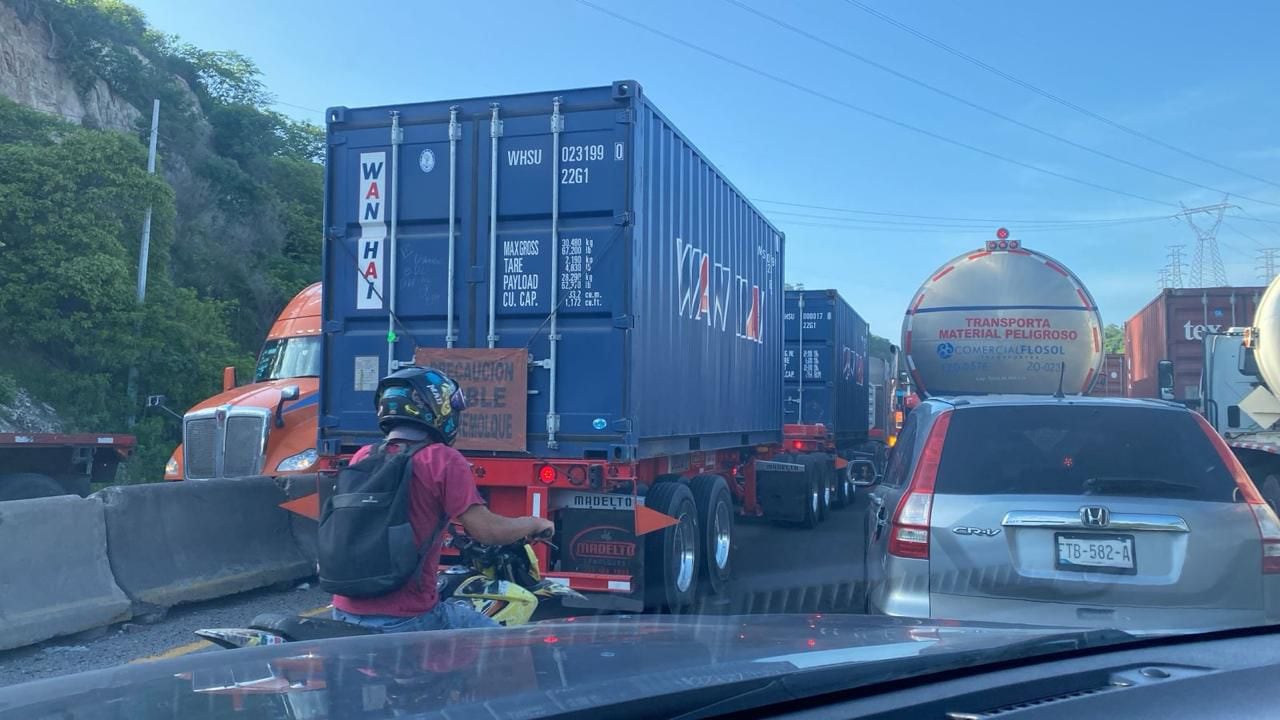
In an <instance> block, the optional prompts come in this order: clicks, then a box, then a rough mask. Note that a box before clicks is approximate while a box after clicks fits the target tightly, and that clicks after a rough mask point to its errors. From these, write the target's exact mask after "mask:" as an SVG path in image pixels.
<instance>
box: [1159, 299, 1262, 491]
mask: <svg viewBox="0 0 1280 720" xmlns="http://www.w3.org/2000/svg"><path fill="white" fill-rule="evenodd" d="M1162 370H1163V372H1162V373H1161V384H1162V388H1161V389H1162V390H1166V391H1167V388H1165V387H1164V385H1170V386H1171V385H1172V384H1173V376H1174V372H1173V370H1174V369H1173V368H1162ZM1200 385H1201V387H1200V392H1201V396H1202V397H1203V399H1204V402H1203V406H1202V408H1201V412H1203V413H1204V415H1205V417H1206V418H1207V419H1208V420H1209V423H1210V424H1211V425H1213V426H1214V428H1215V429H1216V430H1217V431H1218V432H1219V433H1221V434H1222V436H1223V438H1224V439H1226V441H1227V445H1229V446H1230V447H1231V450H1232V452H1234V453H1235V455H1236V457H1237V458H1239V459H1240V464H1242V465H1244V467H1245V470H1246V471H1248V473H1249V476H1250V477H1251V478H1253V482H1254V484H1255V485H1257V486H1258V490H1259V491H1260V492H1261V493H1262V496H1263V497H1264V498H1265V499H1266V501H1267V502H1268V503H1269V504H1270V505H1271V507H1272V508H1273V509H1274V508H1278V507H1280V428H1277V427H1276V423H1277V422H1278V421H1280V397H1277V395H1276V393H1277V392H1278V391H1280V280H1276V281H1272V283H1271V284H1270V285H1268V286H1267V288H1266V290H1265V291H1263V293H1262V297H1261V298H1260V299H1259V300H1258V305H1257V310H1256V311H1255V312H1254V316H1253V324H1252V325H1251V326H1245V327H1232V328H1228V329H1227V330H1226V331H1225V332H1212V333H1206V334H1205V336H1204V371H1203V372H1202V374H1201V381H1200Z"/></svg>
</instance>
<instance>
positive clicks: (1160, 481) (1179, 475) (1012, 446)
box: [935, 404, 1236, 502]
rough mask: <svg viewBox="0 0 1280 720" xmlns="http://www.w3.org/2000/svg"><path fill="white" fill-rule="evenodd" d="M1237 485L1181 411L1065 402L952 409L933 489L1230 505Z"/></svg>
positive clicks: (972, 492)
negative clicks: (1135, 498)
mask: <svg viewBox="0 0 1280 720" xmlns="http://www.w3.org/2000/svg"><path fill="white" fill-rule="evenodd" d="M1235 487H1236V485H1235V480H1234V479H1233V478H1232V477H1231V474H1230V472H1229V471H1228V470H1227V468H1226V467H1225V466H1224V465H1223V463H1222V460H1221V459H1220V458H1219V457H1218V454H1217V451H1215V450H1214V448H1213V446H1212V445H1211V444H1210V443H1209V440H1208V438H1206V437H1205V435H1204V431H1203V430H1201V429H1200V428H1199V427H1198V425H1197V424H1196V421H1195V418H1193V417H1192V416H1191V414H1190V413H1189V412H1179V411H1174V410H1162V409H1156V408H1142V407H1118V406H1098V405H1092V406H1090V405H1065V404H1064V405H1021V406H1019V405H1009V406H991V407H970V408H964V407H961V408H957V409H956V410H955V411H954V414H953V415H952V418H951V426H950V429H949V430H948V431H947V437H946V442H945V444H944V445H943V446H942V462H941V464H940V466H939V468H938V478H937V484H936V486H935V491H936V492H938V493H940V494H952V495H998V494H1018V495H1027V494H1032V495H1126V496H1138V497H1167V498H1184V499H1189V500H1208V501H1213V502H1232V500H1233V494H1234V492H1235Z"/></svg>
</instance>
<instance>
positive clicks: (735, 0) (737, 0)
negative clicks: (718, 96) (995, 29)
mask: <svg viewBox="0 0 1280 720" xmlns="http://www.w3.org/2000/svg"><path fill="white" fill-rule="evenodd" d="M724 1H725V2H727V3H729V4H730V5H733V6H735V7H738V8H741V9H742V10H744V11H746V12H749V13H751V14H752V15H755V16H756V17H759V18H762V19H764V20H767V21H769V22H771V23H773V24H774V25H777V26H778V27H781V28H785V29H787V30H790V31H791V32H793V33H795V34H797V35H800V36H801V37H804V38H808V39H809V40H812V41H813V42H815V43H818V44H820V45H822V46H823V47H826V48H828V49H831V50H834V51H835V52H838V53H840V54H842V55H845V56H846V57H850V58H853V59H854V60H857V61H858V62H861V63H863V64H866V65H870V66H871V67H873V68H876V69H877V70H880V71H882V72H886V73H888V74H890V75H892V76H894V77H896V78H898V79H900V80H905V81H906V82H909V83H911V84H913V85H916V86H918V87H922V88H924V89H926V90H928V91H930V92H933V93H936V94H938V95H941V96H943V97H945V98H948V99H950V100H954V101H955V102H958V103H960V104H961V105H964V106H966V107H969V108H972V109H974V110H977V111H979V112H982V113H986V114H987V115H990V116H991V117H994V118H998V119H1000V120H1003V121H1005V122H1007V123H1009V124H1011V125H1016V126H1018V127H1020V128H1022V129H1024V130H1029V131H1031V132H1033V133H1036V134H1037V135H1041V136H1043V137H1047V138H1049V139H1051V140H1056V141H1057V142H1060V143H1062V144H1064V145H1068V146H1070V147H1073V148H1076V149H1077V150H1083V151H1084V152H1087V153H1091V154H1093V155H1097V156H1098V157H1101V158H1105V159H1107V160H1110V161H1112V162H1116V163H1119V164H1121V165H1125V166H1127V167H1131V168H1134V169H1135V170H1141V171H1142V172H1145V173H1150V174H1152V175H1156V176H1158V177H1162V178H1165V179H1166V180H1173V181H1174V182H1180V183H1183V184H1186V185H1190V186H1192V187H1196V188H1200V189H1201V190H1209V191H1211V192H1215V193H1220V194H1223V195H1225V194H1227V191H1226V190H1222V189H1220V188H1215V187H1213V186H1211V185H1205V184H1203V183H1198V182H1196V181H1195V180H1190V179H1187V178H1184V177H1179V176H1177V175H1172V174H1170V173H1166V172H1162V171H1160V170H1156V169H1154V168H1151V167H1148V166H1146V165H1143V164H1141V163H1136V162H1132V161H1130V160H1126V159H1124V158H1122V157H1117V156H1115V155H1112V154H1111V153H1108V152H1105V151H1103V150H1098V149H1097V148H1092V147H1089V146H1088V145H1084V144H1081V143H1078V142H1076V141H1074V140H1071V139H1070V138H1066V137H1063V136H1061V135H1058V134H1057V133H1053V132H1050V131H1048V130H1045V129H1043V128H1039V127H1036V126H1035V125H1031V124H1029V123H1025V122H1022V121H1021V120H1018V119H1017V118H1014V117H1010V116H1009V115H1005V114H1004V113H1002V112H1000V111H998V110H993V109H992V108H989V107H987V106H985V105H981V104H979V103H976V102H973V101H972V100H968V99H966V98H963V97H961V96H959V95H956V94H955V93H952V92H949V91H947V90H944V89H942V88H940V87H938V86H936V85H932V84H930V83H928V82H925V81H924V80H920V79H919V78H916V77H912V76H911V75H908V74H906V73H904V72H901V71H899V70H895V69H894V68H892V67H889V66H888V65H885V64H883V63H879V62H876V61H875V60H872V59H871V58H868V57H866V56H863V55H859V54H858V53H856V52H854V51H852V50H850V49H848V48H846V47H843V46H840V45H837V44H835V43H833V42H830V41H829V40H826V39H824V38H822V37H819V36H818V35H815V34H813V33H811V32H809V31H807V30H804V29H803V28H799V27H796V26H795V25H792V24H790V23H788V22H786V21H784V20H781V19H779V18H776V17H774V16H772V15H769V14H768V13H765V12H762V11H760V10H757V9H755V8H753V7H751V6H750V5H747V4H746V3H744V2H742V0H724ZM1236 197H1238V198H1241V199H1244V200H1249V201H1250V202H1256V203H1260V204H1263V205H1274V206H1276V207H1280V203H1274V202H1270V201H1268V200H1258V199H1256V198H1250V197H1246V196H1244V195H1240V194H1239V193H1236Z"/></svg>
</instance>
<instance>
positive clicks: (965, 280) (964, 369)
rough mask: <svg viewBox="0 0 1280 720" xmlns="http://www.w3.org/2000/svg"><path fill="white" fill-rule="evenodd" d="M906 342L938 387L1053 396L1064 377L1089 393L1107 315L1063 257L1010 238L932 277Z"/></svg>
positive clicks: (928, 382) (927, 385)
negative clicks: (1104, 316)
mask: <svg viewBox="0 0 1280 720" xmlns="http://www.w3.org/2000/svg"><path fill="white" fill-rule="evenodd" d="M992 246H994V247H992ZM902 347H903V351H904V355H905V356H906V359H907V367H908V369H909V370H910V372H911V374H912V377H913V379H914V380H915V382H916V384H917V386H918V387H920V388H923V390H924V391H925V392H926V393H927V394H929V395H964V394H990V393H1030V394H1039V395H1049V394H1053V393H1055V392H1057V390H1058V388H1059V383H1061V388H1062V391H1063V393H1064V394H1067V395H1080V394H1083V393H1085V392H1088V390H1089V388H1090V387H1091V386H1092V385H1093V382H1094V380H1095V379H1096V378H1097V376H1098V373H1099V371H1100V369H1101V366H1102V361H1103V352H1102V317H1101V315H1100V314H1099V313H1098V306H1097V303H1095V302H1094V300H1093V296H1092V295H1090V294H1089V291H1088V290H1087V289H1085V287H1084V284H1083V283H1081V282H1080V279H1079V278H1078V277H1076V276H1075V275H1074V274H1073V273H1072V272H1071V271H1070V270H1067V269H1066V268H1065V267H1064V266H1063V265H1062V264H1061V263H1058V262H1057V261H1055V260H1054V259H1053V258H1050V257H1048V256H1047V255H1044V254H1042V253H1038V252H1035V251H1032V250H1027V249H1026V248H1023V247H1021V246H1020V245H1019V244H1018V243H1017V242H1016V241H1002V243H992V244H991V245H989V246H988V247H987V248H986V249H979V250H974V251H973V252H969V253H966V254H964V255H961V256H959V257H956V258H953V259H952V260H950V261H949V262H947V263H946V264H944V265H943V266H942V267H940V268H938V270H937V271H935V272H934V273H932V274H931V275H930V276H929V278H928V279H927V280H926V281H925V283H924V285H922V286H921V287H920V289H919V290H918V291H917V292H916V294H915V295H914V296H913V297H912V300H911V305H910V306H909V307H908V308H907V314H906V319H905V321H904V322H903V326H902Z"/></svg>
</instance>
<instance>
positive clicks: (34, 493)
mask: <svg viewBox="0 0 1280 720" xmlns="http://www.w3.org/2000/svg"><path fill="white" fill-rule="evenodd" d="M66 494H67V491H66V489H65V488H63V487H62V486H61V485H59V484H58V483H56V482H54V480H53V478H51V477H49V476H48V475H41V474H39V473H12V474H10V475H0V500H27V499H30V498H42V497H53V496H54V495H66Z"/></svg>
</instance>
